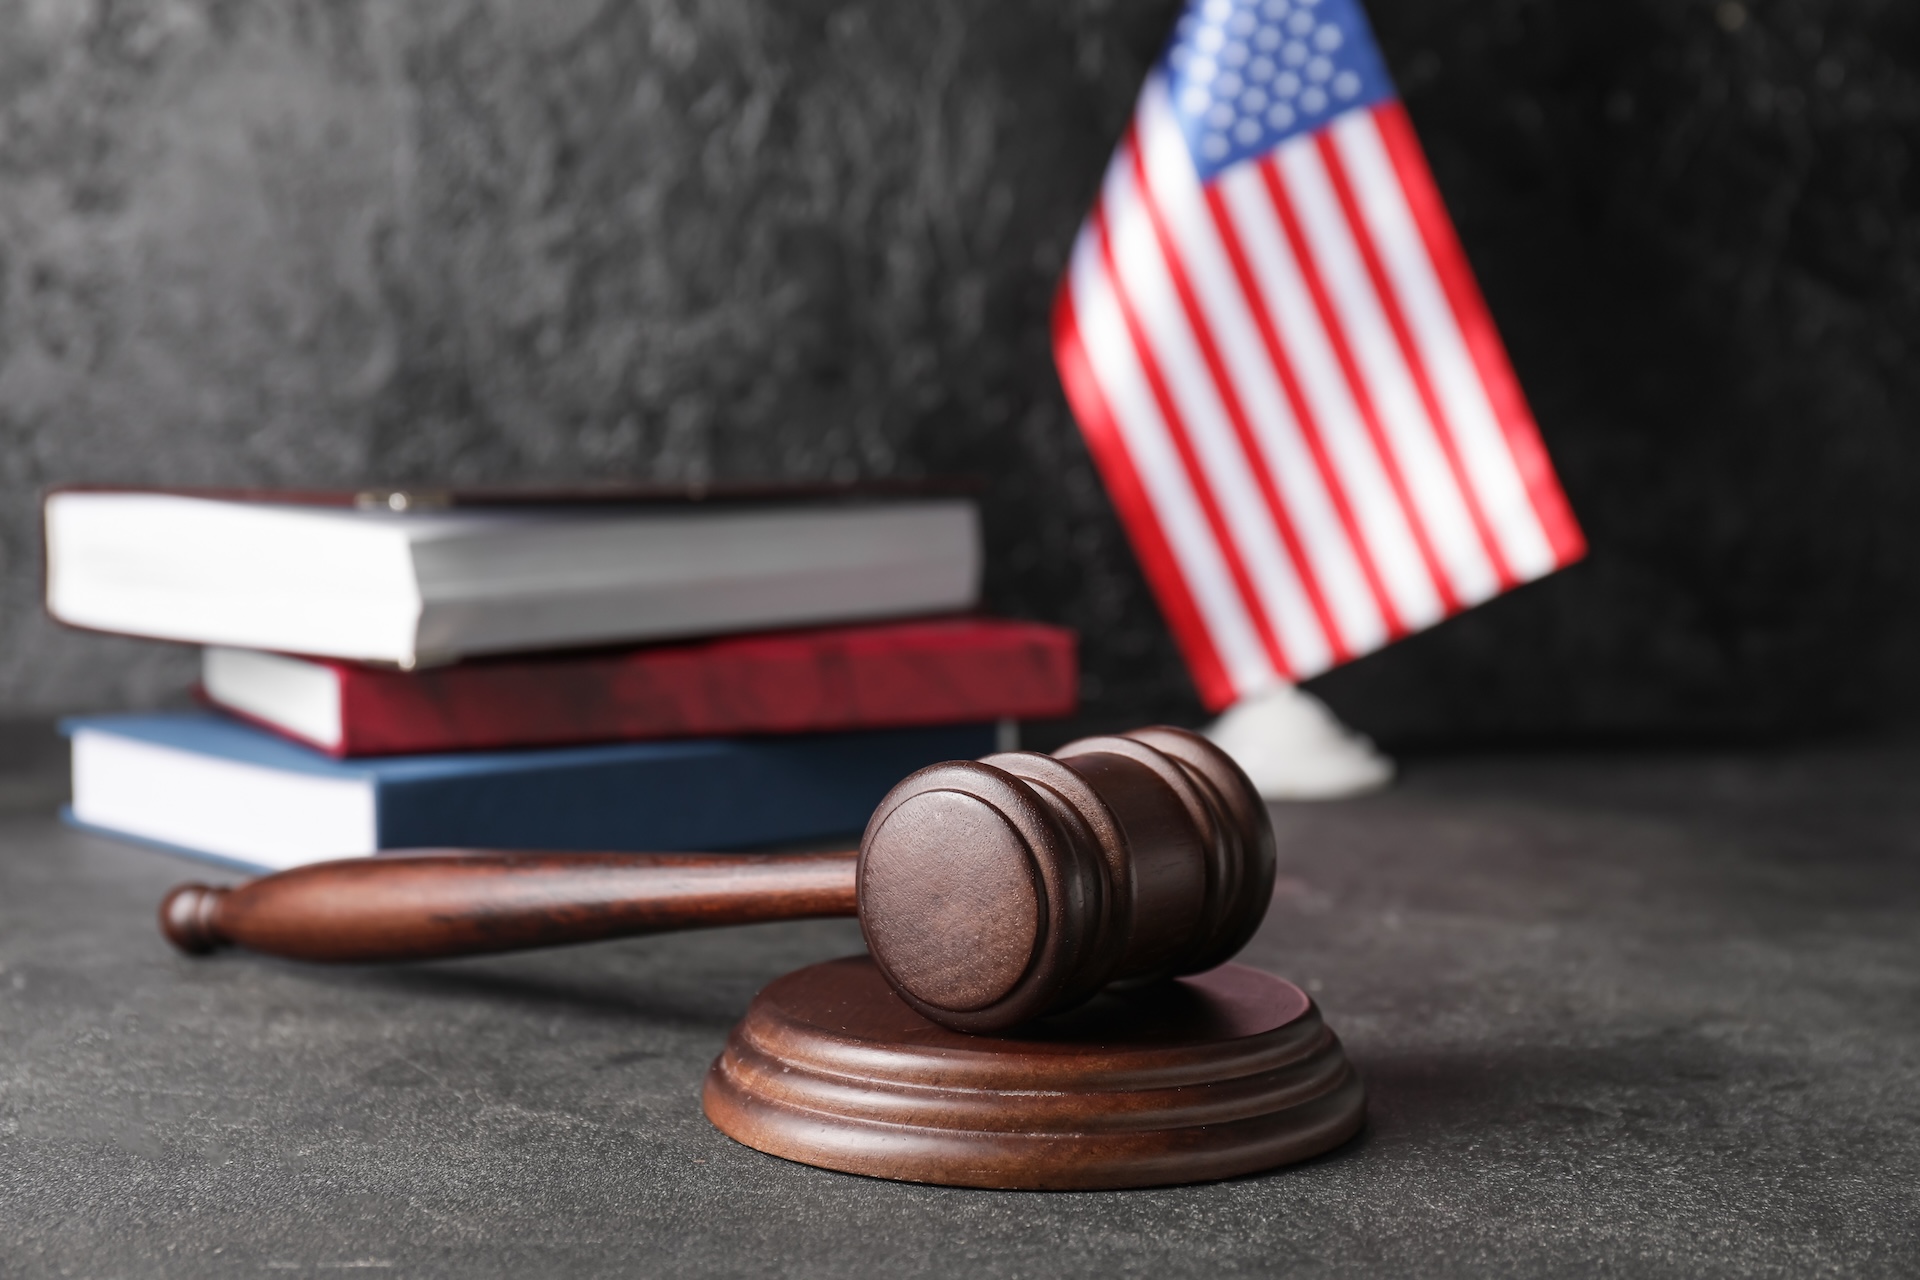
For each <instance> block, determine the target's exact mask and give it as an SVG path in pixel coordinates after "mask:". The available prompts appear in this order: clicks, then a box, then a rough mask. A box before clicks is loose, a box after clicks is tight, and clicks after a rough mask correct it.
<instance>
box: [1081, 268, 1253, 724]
mask: <svg viewBox="0 0 1920 1280" xmlns="http://www.w3.org/2000/svg"><path fill="white" fill-rule="evenodd" d="M1053 358H1054V364H1055V365H1056V367H1057V368H1058V369H1059V372H1060V384H1061V386H1062V388H1063V389H1064V390H1065V391H1066V393H1067V404H1068V406H1069V407H1070V408H1071V409H1072V410H1073V415H1074V417H1075V418H1076V419H1078V420H1079V423H1080V433H1081V435H1082V436H1083V437H1084V438H1085V439H1086V442H1087V452H1088V453H1090V454H1092V455H1093V462H1094V465H1095V466H1096V467H1098V468H1099V469H1100V477H1101V479H1102V480H1104V481H1105V482H1106V486H1107V494H1108V496H1109V497H1110V498H1112V500H1113V505H1114V507H1115V508H1116V509H1117V510H1118V511H1119V513H1120V523H1121V527H1122V528H1124V529H1125V530H1126V531H1127V538H1128V540H1129V541H1131V542H1132V543H1133V551H1134V555H1135V556H1137V557H1138V558H1139V560H1140V567H1141V570H1142V571H1143V572H1144V573H1145V574H1146V576H1147V582H1148V584H1149V585H1150V586H1152V588H1153V593H1154V596H1155V597H1156V598H1157V599H1158V600H1159V602H1160V609H1161V612H1162V613H1164V614H1165V615H1166V619H1167V626H1168V628H1169V629H1171V630H1172V632H1173V638H1174V641H1175V643H1177V644H1178V645H1179V646H1180V652H1181V655H1182V656H1183V657H1185V658H1186V660H1187V669H1188V670H1189V671H1190V672H1191V673H1192V674H1193V681H1194V684H1195V685H1197V686H1198V687H1199V691H1200V700H1201V701H1202V702H1204V703H1206V705H1207V707H1208V709H1209V710H1213V711H1219V710H1221V709H1222V708H1225V707H1228V706H1231V705H1232V704H1233V702H1234V701H1235V700H1236V699H1237V698H1238V697H1239V694H1238V692H1237V691H1236V690H1235V688H1234V685H1233V681H1232V679H1231V678H1229V677H1228V675H1227V669H1226V666H1225V664H1224V663H1222V662H1221V661H1220V653H1219V651H1218V650H1217V649H1215V648H1214V644H1213V633H1212V632H1211V631H1209V630H1208V629H1207V624H1206V622H1205V621H1204V620H1203V619H1202V618H1201V616H1200V608H1199V606H1198V605H1197V604H1196V603H1195V602H1194V599H1193V593H1192V592H1191V591H1190V590H1189V589H1188V587H1187V576H1186V574H1185V572H1183V571H1182V569H1181V568H1180V562H1179V560H1177V559H1176V558H1175V557H1174V553H1173V548H1172V547H1171V546H1169V545H1168V543H1167V539H1166V535H1165V533H1164V532H1163V531H1162V530H1161V526H1160V517H1159V515H1158V513H1156V512H1155V510H1154V507H1153V500H1152V499H1151V498H1150V497H1148V496H1147V491H1146V489H1145V488H1143V487H1142V486H1141V484H1140V472H1139V469H1138V468H1137V467H1136V466H1135V465H1134V462H1133V456H1132V455H1131V454H1130V453H1129V452H1128V451H1127V442H1126V438H1125V436H1123V435H1122V434H1121V432H1120V427H1119V424H1118V423H1116V422H1115V421H1114V418H1113V411H1112V410H1111V408H1109V406H1108V404H1107V397H1106V395H1105V394H1104V393H1103V392H1102V391H1101V389H1100V379H1099V378H1098V376H1096V375H1095V374H1094V372H1093V364H1092V362H1091V361H1090V360H1088V359H1087V351H1086V347H1085V346H1084V345H1083V344H1082V343H1081V340H1080V325H1079V321H1078V319H1077V318H1076V315H1075V311H1074V305H1073V286H1072V281H1071V278H1069V279H1067V280H1063V281H1062V282H1061V284H1060V288H1059V291H1058V292H1057V293H1056V294H1055V295H1054V304H1053Z"/></svg>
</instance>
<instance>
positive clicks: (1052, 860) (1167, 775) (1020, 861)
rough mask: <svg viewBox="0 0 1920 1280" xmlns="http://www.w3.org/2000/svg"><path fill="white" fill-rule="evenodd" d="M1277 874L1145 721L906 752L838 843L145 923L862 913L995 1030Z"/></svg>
mask: <svg viewBox="0 0 1920 1280" xmlns="http://www.w3.org/2000/svg"><path fill="white" fill-rule="evenodd" d="M1273 877H1274V846H1273V829H1272V826H1271V824H1270V823H1269V821H1268V818H1267V811H1266V806H1265V805H1264V804H1263V803H1262V802H1261V800H1260V798H1259V796H1258V795H1257V794H1256V793H1255V791H1254V789H1253V786H1252V784H1251V783H1250V782H1249V781H1248V780H1247V777H1246V775H1245V774H1244V773H1242V772H1241V770H1240V768H1239V766H1238V765H1236V764H1235V763H1234V762H1233V761H1232V759H1231V758H1229V757H1228V756H1227V755H1226V754H1225V753H1224V752H1222V751H1220V749H1219V748H1217V747H1215V746H1214V745H1213V744H1212V743H1210V742H1208V741H1207V740H1206V739H1204V738H1202V737H1200V736H1199V735H1197V734H1193V733H1189V732H1187V731H1185V730H1183V729H1174V728H1167V727H1164V726H1158V727H1152V728H1146V729H1139V730H1135V731H1133V732H1131V733H1126V734H1119V735H1113V736H1103V737H1094V738H1083V739H1081V740H1079V741H1077V742H1073V743H1069V744H1068V745H1067V746H1065V747H1063V748H1061V749H1060V750H1059V751H1057V752H1055V753H1054V754H1053V755H1051V756H1048V755H1041V754H1038V753H1034V752H1007V753H1003V754H1000V755H993V756H988V757H986V758H985V759H984V760H980V761H977V762H975V761H955V762H951V763H947V764H937V765H933V766H930V767H929V768H925V769H922V770H920V771H919V772H917V773H915V774H913V775H911V776H910V777H908V778H906V779H905V780H904V781H902V782H901V783H899V785H897V786H896V787H894V789H893V790H892V791H891V792H889V793H888V794H887V797H886V799H885V800H883V801H881V803H880V807H879V808H878V809H876V810H875V811H874V815H873V818H872V820H871V821H869V822H868V824H867V829H866V833H865V835H864V836H863V838H862V839H861V842H860V849H859V851H858V852H857V853H856V852H852V851H849V852H844V853H812V854H772V855H756V854H603V853H580V854H571V853H487V854H473V855H465V856H463V855H460V854H435V855H433V856H427V857H382V858H355V859H348V860H343V861H339V862H327V863H318V864H315V865H312V866H305V867H299V868H295V869H294V870H291V871H283V872H280V873H278V874H276V875H269V876H264V877H261V878H260V879H257V880H253V881H250V882H248V883H246V884H243V885H240V886H239V887H237V888H233V889H217V888H210V887H208V886H206V885H199V884H188V885H181V886H180V887H178V888H176V889H174V890H173V891H172V892H171V893H169V894H168V895H167V897H166V900H165V901H164V902H163V903H162V904H161V907H160V924H161V929H162V932H164V933H165V934H166V936H167V938H168V939H169V940H170V941H172V942H173V944H174V945H175V946H177V947H179V948H180V949H181V950H183V951H187V952H192V953H195V954H201V953H205V952H209V951H212V950H214V949H216V948H218V947H220V946H222V945H236V946H240V947H245V948H247V949H249V950H253V951H259V952H264V953H267V954H271V955H278V956H286V957H289V958H292V959H298V960H311V961H333V962H355V961H358V962H367V961H392V960H423V959H435V958H442V957H449V956H465V955H480V954H485V953H489V952H499V951H514V950H522V949H526V948H532V947H546V946H557V945H561V944H565V943H576V942H593V941H599V940H602V939H606V938H617V937H628V936H633V935H637V934H647V933H660V932H667V931H671V930H678V929H697V928H704V927H710V926H719V925H734V924H751V923H757V922H760V921H767V920H795V919H805V918H809V917H820V916H850V915H858V916H859V918H860V927H861V931H862V932H863V933H864V934H865V935H866V940H867V947H868V949H869V951H871V953H872V955H873V959H874V961H875V963H876V964H877V965H878V966H879V968H880V971H881V973H882V974H883V975H884V976H885V977H886V979H887V981H888V983H889V984H890V985H891V986H892V987H893V989H894V990H895V991H896V992H897V993H898V994H899V995H900V997H901V998H902V999H903V1000H905V1001H906V1002H907V1003H908V1004H909V1005H911V1006H912V1007H913V1008H914V1009H916V1010H917V1011H919V1012H920V1013H922V1014H924V1015H925V1016H926V1017H928V1018H929V1019H931V1020H933V1021H934V1022H937V1023H940V1024H941V1025H943V1026H946V1027H950V1028H952V1029H954V1030H957V1031H968V1032H991V1031H999V1030H1004V1029H1006V1028H1009V1027H1013V1026H1017V1025H1019V1024H1020V1023H1023V1022H1026V1021H1028V1020H1030V1019H1033V1018H1037V1017H1041V1016H1044V1015H1046V1014H1050V1013H1055V1012H1059V1011H1061V1010H1063V1009H1067V1008H1070V1007H1072V1006H1073V1005H1075V1004H1078V1003H1080V1002H1081V1001H1083V1000H1085V999H1087V998H1088V997H1090V996H1092V995H1093V994H1094V993H1095V992H1096V991H1098V990H1100V989H1101V988H1102V987H1104V986H1107V985H1108V984H1110V983H1113V982H1126V981H1144V980H1150V979H1154V978H1160V977H1171V976H1175V975H1178V974H1184V973H1197V972H1199V971H1201V970H1204V969H1210V968H1212V967H1214V966H1215V965H1218V964H1221V963H1223V962H1224V961H1226V960H1227V959H1228V958H1229V957H1231V956H1232V955H1234V954H1235V953H1236V952H1238V951H1239V950H1240V948H1241V947H1243V946H1245V945H1246V942H1247V940H1248V939H1249V938H1251V937H1252V936H1253V933H1254V931H1255V930H1256V929H1257V928H1259V926H1260V922H1261V920H1262V919H1264V918H1265V916H1266V912H1267V905H1268V902H1269V900H1270V899H1271V897H1272V894H1273Z"/></svg>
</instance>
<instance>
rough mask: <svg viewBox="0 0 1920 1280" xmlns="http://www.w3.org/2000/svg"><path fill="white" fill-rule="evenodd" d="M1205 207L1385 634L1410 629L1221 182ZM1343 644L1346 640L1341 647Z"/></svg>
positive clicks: (1391, 636) (1208, 190)
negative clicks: (1312, 405)
mask: <svg viewBox="0 0 1920 1280" xmlns="http://www.w3.org/2000/svg"><path fill="white" fill-rule="evenodd" d="M1205 190H1206V197H1207V210H1208V212H1209V213H1211V214H1212V215H1213V222H1214V226H1215V227H1216V228H1217V229H1218V230H1219V233H1220V243H1221V246H1222V247H1223V248H1224V249H1225V250H1226V254H1227V261H1228V263H1229V264H1230V265H1231V266H1232V267H1233V274H1234V277H1235V278H1236V279H1237V280H1238V281H1239V282H1240V292H1241V293H1242V294H1244V295H1245V297H1246V300H1247V307H1248V310H1249V312H1250V313H1251V314H1252V316H1253V323H1254V328H1255V329H1256V330H1258V332H1259V334H1260V342H1261V345H1262V346H1264V347H1265V348H1266V352H1267V359H1269V360H1271V361H1272V362H1273V369H1274V373H1275V375H1276V376H1277V377H1278V379H1279V381H1280V389H1281V391H1282V392H1283V393H1285V395H1286V397H1287V405H1288V407H1289V408H1290V409H1292V411H1293V417H1294V420H1295V421H1296V422H1298V423H1299V424H1300V434H1301V436H1302V438H1303V439H1304V440H1305V441H1306V445H1307V451H1308V452H1309V453H1311V454H1312V455H1313V462H1314V466H1315V468H1316V469H1317V470H1318V471H1319V472H1320V481H1321V485H1322V487H1324V488H1325V489H1326V491H1327V497H1328V499H1329V500H1330V501H1331V502H1332V503H1333V510H1334V514H1335V515H1336V516H1338V517H1339V519H1340V528H1341V529H1342V530H1343V531H1344V532H1345V533H1346V536H1347V543H1348V545H1350V546H1351V547H1352V548H1353V555H1354V560H1355V561H1356V562H1357V563H1358V564H1359V566H1360V573H1361V576H1362V577H1364V578H1365V579H1366V584H1367V591H1368V593H1369V594H1371V595H1372V597H1373V601H1374V607H1375V608H1377V609H1379V610H1380V616H1381V618H1382V620H1383V621H1384V622H1385V623H1386V627H1387V638H1388V639H1389V640H1398V639H1399V638H1400V637H1401V636H1404V635H1406V634H1407V631H1408V627H1407V623H1406V619H1404V618H1402V617H1401V616H1400V610H1399V608H1398V606H1396V605H1395V604H1394V602H1393V597H1392V596H1391V595H1389V594H1388V593H1387V589H1386V584H1385V581H1384V580H1383V579H1382V578H1381V576H1380V567H1379V565H1377V564H1376V563H1375V562H1374V559H1373V548H1371V547H1370V546H1368V545H1367V540H1366V538H1365V537H1364V536H1363V535H1362V534H1361V531H1360V521H1359V518H1358V517H1357V516H1355V515H1354V513H1353V504H1352V503H1351V502H1350V501H1349V500H1348V498H1347V487H1346V485H1345V484H1344V483H1343V482H1342V481H1341V478H1340V473H1339V471H1337V470H1336V469H1335V468H1334V465H1333V458H1332V456H1331V455H1330V454H1329V453H1328V452H1327V443H1326V438H1325V433H1324V432H1323V430H1322V428H1321V424H1320V422H1319V420H1318V419H1317V418H1316V417H1315V416H1314V414H1313V411H1312V410H1311V409H1310V408H1309V407H1308V405H1307V397H1306V394H1305V392H1303V391H1302V390H1301V388H1300V376H1299V374H1298V373H1297V372H1295V370H1294V367H1293V359H1292V357H1290V356H1289V355H1288V354H1287V351H1286V348H1285V347H1284V346H1282V345H1281V343H1280V330H1279V327H1278V325H1277V324H1276V323H1275V321H1274V318H1273V316H1272V314H1271V313H1270V312H1269V311H1268V309H1267V303H1266V298H1265V295H1263V294H1262V293H1261V291H1260V286H1259V282H1258V281H1256V280H1255V279H1254V275H1253V265H1252V264H1251V263H1250V262H1248V261H1247V251H1246V246H1245V245H1243V244H1242V243H1241V242H1240V232H1239V230H1238V229H1237V228H1236V227H1235V226H1234V223H1233V217H1232V215H1231V214H1230V213H1229V212H1228V210H1227V207H1226V197H1225V196H1223V195H1222V194H1221V192H1220V187H1219V185H1218V184H1217V183H1209V184H1208V185H1207V187H1206V189H1205ZM1340 648H1341V649H1344V645H1342V646H1340Z"/></svg>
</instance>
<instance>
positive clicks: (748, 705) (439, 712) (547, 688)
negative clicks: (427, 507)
mask: <svg viewBox="0 0 1920 1280" xmlns="http://www.w3.org/2000/svg"><path fill="white" fill-rule="evenodd" d="M337 669H338V670H339V671H340V673H341V699H342V703H341V724H342V740H341V743H340V746H339V747H338V749H337V751H336V752H335V753H336V754H339V755H345V756H378V755H406V754H420V753H430V752H436V751H458V750H478V749H486V748H499V747H520V746H555V745H561V744H566V743H587V742H602V741H622V740H626V741H642V740H648V739H658V738H685V737H713V736H721V735H729V734H790V733H823V732H834V731H841V730H854V729H879V728H897V727H907V726H912V725H935V724H954V723H965V722H977V721H988V720H998V719H1016V720H1022V719H1024V720H1032V719H1046V718H1051V717H1057V716H1064V715H1069V714H1071V713H1072V711H1073V709H1074V705H1075V698H1076V693H1077V683H1078V670H1077V666H1076V663H1075V655H1074V639H1073V635H1072V633H1071V632H1068V631H1065V630H1062V629H1059V628H1054V627H1042V626H1025V625H1022V626H993V625H987V624H981V625H980V626H978V627H960V628H947V629H942V628H938V627H934V628H928V629H926V630H925V631H924V632H918V633H916V632H908V633H906V634H904V635H895V636H887V635H882V634H878V633H874V634H869V635H862V636H854V635H851V634H835V635H827V636H812V635H807V634H804V633H802V634H796V635H791V636H775V637H752V638H749V639H746V640H740V641H732V642H715V643H711V644H706V645H696V646H663V647H661V648H657V649H647V650H639V651H630V652H626V653H620V654H612V655H607V656H604V657H579V656H576V657H569V658H564V659H554V660H547V661H490V662H475V663H468V664H462V665H456V666H452V667H445V668H439V669H429V670H425V671H418V672H395V671H380V670H375V669H370V668H362V667H352V666H341V667H339V668H337Z"/></svg>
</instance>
